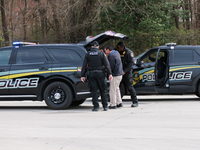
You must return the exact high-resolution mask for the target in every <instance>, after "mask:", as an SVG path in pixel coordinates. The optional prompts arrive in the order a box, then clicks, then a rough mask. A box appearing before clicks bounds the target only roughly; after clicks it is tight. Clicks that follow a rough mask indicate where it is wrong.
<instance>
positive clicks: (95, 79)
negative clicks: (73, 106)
mask: <svg viewBox="0 0 200 150" xmlns="http://www.w3.org/2000/svg"><path fill="white" fill-rule="evenodd" d="M88 85H89V88H90V91H91V93H92V103H93V105H94V107H95V108H99V102H98V93H97V92H98V89H99V91H100V94H101V100H102V105H103V107H104V108H105V107H107V106H108V98H107V84H106V80H105V74H104V72H103V71H102V72H95V71H90V72H89V84H88Z"/></svg>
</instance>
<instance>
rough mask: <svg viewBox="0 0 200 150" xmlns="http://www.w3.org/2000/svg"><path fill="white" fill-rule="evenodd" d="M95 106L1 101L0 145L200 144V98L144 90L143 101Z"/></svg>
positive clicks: (29, 149)
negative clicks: (61, 107)
mask: <svg viewBox="0 0 200 150" xmlns="http://www.w3.org/2000/svg"><path fill="white" fill-rule="evenodd" d="M129 98H130V96H125V97H124V99H123V104H124V107H122V108H118V109H116V110H108V111H103V109H102V107H101V108H100V110H99V111H98V112H92V111H91V110H92V102H91V99H88V100H86V102H85V103H83V104H82V105H80V106H78V107H70V108H69V109H67V110H50V109H48V107H47V106H46V104H45V103H44V102H32V101H22V102H18V101H14V102H7V101H5V102H4V101H1V102H0V150H13V149H20V150H107V149H108V150H199V149H200V99H199V98H197V97H196V96H194V95H189V96H182V95H181V96H138V99H139V107H137V108H131V107H130V106H131V101H130V100H129Z"/></svg>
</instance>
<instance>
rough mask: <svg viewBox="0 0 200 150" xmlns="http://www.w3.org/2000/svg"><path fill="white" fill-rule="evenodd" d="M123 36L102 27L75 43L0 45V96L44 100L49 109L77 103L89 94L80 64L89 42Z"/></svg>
mask: <svg viewBox="0 0 200 150" xmlns="http://www.w3.org/2000/svg"><path fill="white" fill-rule="evenodd" d="M125 37H126V36H124V35H122V34H120V33H115V32H113V31H106V32H104V33H101V34H99V35H97V36H95V37H87V39H86V41H85V42H82V43H79V44H35V43H28V42H14V43H13V46H10V47H4V48H0V100H2V101H3V100H37V101H42V100H45V102H46V104H47V105H48V107H49V108H51V109H65V108H68V107H69V106H70V105H80V104H82V103H83V102H84V101H85V99H86V98H88V97H91V93H90V90H89V88H88V83H87V82H84V83H83V82H82V81H81V67H82V63H83V59H84V56H85V54H86V52H87V50H89V48H90V42H93V41H94V40H97V41H98V42H99V43H101V44H102V43H104V42H105V41H107V39H123V38H125Z"/></svg>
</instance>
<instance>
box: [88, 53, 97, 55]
mask: <svg viewBox="0 0 200 150" xmlns="http://www.w3.org/2000/svg"><path fill="white" fill-rule="evenodd" d="M89 54H90V55H98V52H90V53H89Z"/></svg>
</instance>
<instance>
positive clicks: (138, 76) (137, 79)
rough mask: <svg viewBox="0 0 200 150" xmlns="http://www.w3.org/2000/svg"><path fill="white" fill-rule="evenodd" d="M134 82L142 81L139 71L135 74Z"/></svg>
mask: <svg viewBox="0 0 200 150" xmlns="http://www.w3.org/2000/svg"><path fill="white" fill-rule="evenodd" d="M133 81H134V82H136V83H137V82H139V81H140V75H139V72H138V71H134V72H133ZM136 83H135V84H136Z"/></svg>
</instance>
